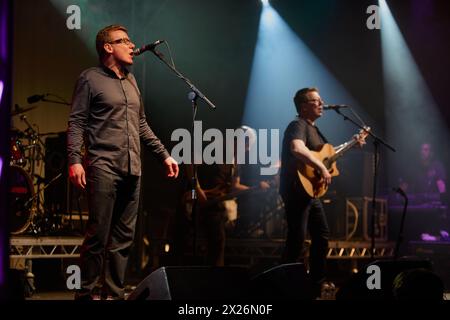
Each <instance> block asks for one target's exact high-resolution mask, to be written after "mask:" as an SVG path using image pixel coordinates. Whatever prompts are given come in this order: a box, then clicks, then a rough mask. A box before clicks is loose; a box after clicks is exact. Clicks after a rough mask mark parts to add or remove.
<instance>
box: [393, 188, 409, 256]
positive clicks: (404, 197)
mask: <svg viewBox="0 0 450 320" xmlns="http://www.w3.org/2000/svg"><path fill="white" fill-rule="evenodd" d="M394 190H395V191H396V192H397V193H398V194H400V195H401V196H402V197H403V199H405V203H404V204H403V213H402V219H401V221H400V231H399V233H398V238H397V243H396V244H395V251H394V260H397V259H398V253H399V251H400V245H401V243H402V242H403V226H404V224H405V217H406V210H407V208H408V197H407V196H406V194H405V192H404V191H403V190H401V189H400V188H397V189H394Z"/></svg>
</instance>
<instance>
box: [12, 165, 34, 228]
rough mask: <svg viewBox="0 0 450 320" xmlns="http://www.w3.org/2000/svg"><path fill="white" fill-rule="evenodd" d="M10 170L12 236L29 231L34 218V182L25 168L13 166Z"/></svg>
mask: <svg viewBox="0 0 450 320" xmlns="http://www.w3.org/2000/svg"><path fill="white" fill-rule="evenodd" d="M9 170H10V171H9V177H10V180H9V182H10V187H9V196H10V200H9V201H10V206H9V207H10V217H9V218H10V219H9V220H10V221H9V223H10V227H11V229H10V230H11V234H20V233H22V232H25V231H26V230H27V229H28V227H29V225H30V223H31V221H32V218H33V212H34V207H33V206H34V199H33V197H34V188H33V182H32V180H31V178H30V176H29V175H28V173H27V172H26V171H25V170H24V169H23V168H21V167H19V166H15V165H12V166H10V168H9Z"/></svg>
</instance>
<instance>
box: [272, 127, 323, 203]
mask: <svg viewBox="0 0 450 320" xmlns="http://www.w3.org/2000/svg"><path fill="white" fill-rule="evenodd" d="M294 139H300V140H302V141H303V142H304V143H305V145H306V147H307V148H308V149H310V150H312V151H319V150H320V148H321V147H322V146H323V145H324V144H325V143H327V142H328V141H327V139H326V138H325V137H324V136H323V135H322V133H321V132H320V131H319V129H318V128H317V127H316V126H313V125H311V124H309V123H308V122H307V121H306V120H304V119H302V118H298V119H297V120H294V121H292V122H291V123H290V124H289V125H288V127H287V128H286V130H285V131H284V137H283V147H282V148H283V149H282V152H281V173H280V194H281V195H285V194H286V193H287V192H289V190H290V189H291V187H292V182H293V181H294V178H296V176H297V174H296V170H297V162H298V161H299V160H298V159H297V158H295V157H294V155H293V154H292V153H291V141H292V140H294Z"/></svg>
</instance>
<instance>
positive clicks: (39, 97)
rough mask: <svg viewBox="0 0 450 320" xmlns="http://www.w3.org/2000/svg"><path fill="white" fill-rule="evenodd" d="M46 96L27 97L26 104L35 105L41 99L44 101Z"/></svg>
mask: <svg viewBox="0 0 450 320" xmlns="http://www.w3.org/2000/svg"><path fill="white" fill-rule="evenodd" d="M46 96H47V94H34V95H32V96H29V97H28V98H27V102H28V103H29V104H32V103H36V102H38V101H41V100H42V99H44V98H45V97H46Z"/></svg>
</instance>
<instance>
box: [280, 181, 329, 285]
mask: <svg viewBox="0 0 450 320" xmlns="http://www.w3.org/2000/svg"><path fill="white" fill-rule="evenodd" d="M300 188H302V187H301V186H298V185H295V186H294V187H293V188H292V190H291V192H290V193H288V194H286V195H283V196H282V197H283V201H284V205H285V211H286V220H287V238H286V246H285V250H284V253H283V257H282V262H283V263H294V262H299V260H300V259H302V258H303V255H304V253H303V251H304V241H305V238H306V236H307V232H308V231H309V234H310V236H311V247H310V252H309V267H310V275H311V278H312V280H313V281H314V282H316V283H318V282H320V281H322V280H324V278H325V268H326V257H327V250H328V239H329V235H330V231H329V228H328V223H327V219H326V215H325V211H324V209H323V206H322V202H321V201H320V200H319V199H311V198H310V197H309V196H308V195H307V194H306V193H305V192H304V191H303V190H302V189H300Z"/></svg>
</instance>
